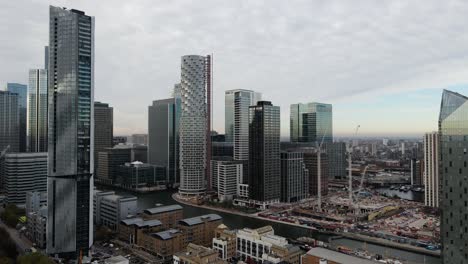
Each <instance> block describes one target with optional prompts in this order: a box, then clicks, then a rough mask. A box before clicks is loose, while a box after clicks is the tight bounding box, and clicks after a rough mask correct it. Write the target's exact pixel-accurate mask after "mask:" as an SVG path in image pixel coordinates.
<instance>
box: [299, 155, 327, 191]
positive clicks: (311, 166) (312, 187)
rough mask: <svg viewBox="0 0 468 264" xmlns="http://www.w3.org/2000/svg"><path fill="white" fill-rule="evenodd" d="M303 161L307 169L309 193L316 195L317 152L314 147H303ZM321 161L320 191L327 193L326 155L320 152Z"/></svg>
mask: <svg viewBox="0 0 468 264" xmlns="http://www.w3.org/2000/svg"><path fill="white" fill-rule="evenodd" d="M304 163H305V165H306V168H307V169H308V170H309V195H310V196H316V195H318V154H317V152H316V150H315V149H304ZM320 163H321V177H320V179H321V193H322V195H327V194H328V179H329V177H328V175H329V173H328V168H329V163H328V156H327V155H326V154H325V153H323V152H322V154H321V157H320Z"/></svg>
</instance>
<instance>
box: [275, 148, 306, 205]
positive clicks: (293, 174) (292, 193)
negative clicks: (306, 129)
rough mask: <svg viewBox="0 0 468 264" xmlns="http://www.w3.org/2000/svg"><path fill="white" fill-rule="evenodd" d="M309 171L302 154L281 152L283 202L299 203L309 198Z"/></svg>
mask: <svg viewBox="0 0 468 264" xmlns="http://www.w3.org/2000/svg"><path fill="white" fill-rule="evenodd" d="M308 194H309V170H308V169H307V168H306V166H305V163H304V154H303V153H301V152H281V201H282V202H285V203H293V202H298V201H300V200H302V199H305V198H307V197H308Z"/></svg>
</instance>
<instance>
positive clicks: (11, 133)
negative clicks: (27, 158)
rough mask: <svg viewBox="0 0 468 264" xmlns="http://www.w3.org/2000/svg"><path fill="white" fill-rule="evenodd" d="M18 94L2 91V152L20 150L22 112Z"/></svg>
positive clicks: (0, 148) (0, 102) (0, 97)
mask: <svg viewBox="0 0 468 264" xmlns="http://www.w3.org/2000/svg"><path fill="white" fill-rule="evenodd" d="M19 100H20V99H19V96H18V94H16V93H11V92H6V91H0V152H1V151H3V150H5V149H6V148H7V147H9V149H8V151H9V152H19V150H20V110H19Z"/></svg>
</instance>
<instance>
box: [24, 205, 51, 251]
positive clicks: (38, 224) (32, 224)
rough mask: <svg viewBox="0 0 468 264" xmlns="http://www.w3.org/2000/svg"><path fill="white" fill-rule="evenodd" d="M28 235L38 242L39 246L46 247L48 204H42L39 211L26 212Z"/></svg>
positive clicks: (31, 239)
mask: <svg viewBox="0 0 468 264" xmlns="http://www.w3.org/2000/svg"><path fill="white" fill-rule="evenodd" d="M26 218H27V222H26V237H28V238H29V240H30V241H31V242H32V243H34V244H36V247H37V248H40V249H45V248H46V246H47V236H46V234H47V232H46V226H47V206H41V207H40V208H39V209H38V210H37V211H32V212H29V213H28V214H26Z"/></svg>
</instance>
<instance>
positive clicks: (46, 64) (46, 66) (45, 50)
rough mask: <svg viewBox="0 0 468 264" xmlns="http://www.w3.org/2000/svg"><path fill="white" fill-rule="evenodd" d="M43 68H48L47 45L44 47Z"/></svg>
mask: <svg viewBox="0 0 468 264" xmlns="http://www.w3.org/2000/svg"><path fill="white" fill-rule="evenodd" d="M44 69H45V70H46V71H48V70H49V46H45V47H44Z"/></svg>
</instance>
